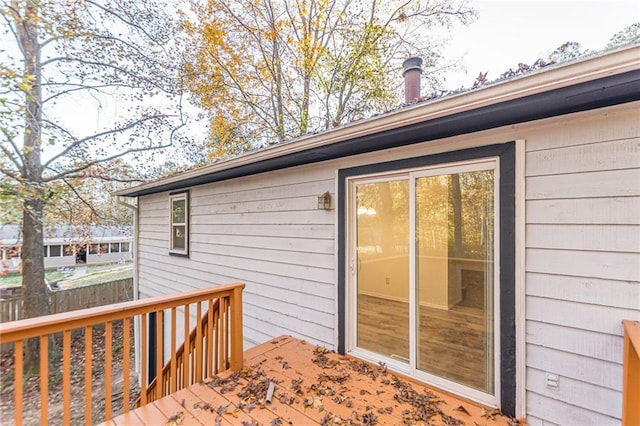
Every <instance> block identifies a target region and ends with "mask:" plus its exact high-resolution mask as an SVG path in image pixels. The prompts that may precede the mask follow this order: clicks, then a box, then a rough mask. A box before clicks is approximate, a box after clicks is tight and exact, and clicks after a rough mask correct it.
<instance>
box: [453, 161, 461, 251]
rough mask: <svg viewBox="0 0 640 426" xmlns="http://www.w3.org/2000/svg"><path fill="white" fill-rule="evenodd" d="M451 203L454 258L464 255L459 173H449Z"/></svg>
mask: <svg viewBox="0 0 640 426" xmlns="http://www.w3.org/2000/svg"><path fill="white" fill-rule="evenodd" d="M451 203H452V205H453V247H454V249H453V255H454V257H456V258H461V257H463V256H464V250H463V247H462V191H461V190H460V175H459V174H458V173H455V174H453V175H451Z"/></svg>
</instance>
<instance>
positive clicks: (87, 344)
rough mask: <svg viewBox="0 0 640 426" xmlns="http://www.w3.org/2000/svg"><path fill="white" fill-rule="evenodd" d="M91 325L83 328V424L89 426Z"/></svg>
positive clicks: (91, 384) (91, 386)
mask: <svg viewBox="0 0 640 426" xmlns="http://www.w3.org/2000/svg"><path fill="white" fill-rule="evenodd" d="M92 335H93V327H92V326H90V325H88V326H86V327H85V328H84V406H85V411H84V424H85V425H87V426H89V425H91V424H92V423H93V422H92V421H91V400H92V396H91V395H92V392H93V380H91V369H92V368H93V367H92V365H91V355H92V354H93V347H92V346H93V343H92V342H93V336H92Z"/></svg>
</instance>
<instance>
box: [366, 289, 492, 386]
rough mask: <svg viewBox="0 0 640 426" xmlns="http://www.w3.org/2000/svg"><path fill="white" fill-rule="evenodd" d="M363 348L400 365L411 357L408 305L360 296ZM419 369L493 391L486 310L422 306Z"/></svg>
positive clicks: (419, 327) (420, 314) (464, 307)
mask: <svg viewBox="0 0 640 426" xmlns="http://www.w3.org/2000/svg"><path fill="white" fill-rule="evenodd" d="M358 318H359V321H358V346H359V347H361V348H364V349H367V350H370V351H372V352H376V353H379V354H382V355H385V356H388V357H391V358H395V359H398V360H401V359H403V358H404V359H406V360H407V362H408V358H409V334H408V330H409V305H408V303H403V302H399V301H394V300H388V299H383V298H379V297H374V296H369V295H363V294H360V295H359V296H358ZM418 329H419V330H420V345H419V358H418V359H419V366H418V367H419V368H420V369H421V370H424V371H426V372H428V373H431V374H434V375H437V376H440V377H443V378H446V379H449V380H452V381H455V382H458V383H462V384H465V385H467V386H470V387H473V388H475V389H479V390H483V391H489V392H491V391H492V389H487V386H486V376H487V360H486V354H485V346H486V339H487V337H486V333H485V319H484V316H483V313H482V310H481V309H478V308H473V307H468V306H460V307H454V308H452V309H449V310H446V309H437V308H429V307H424V306H421V307H420V312H419V319H418Z"/></svg>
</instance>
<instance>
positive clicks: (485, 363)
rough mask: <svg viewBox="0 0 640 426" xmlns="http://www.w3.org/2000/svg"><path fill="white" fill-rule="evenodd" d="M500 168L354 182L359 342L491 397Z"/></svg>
mask: <svg viewBox="0 0 640 426" xmlns="http://www.w3.org/2000/svg"><path fill="white" fill-rule="evenodd" d="M496 167H497V162H496V161H495V160H479V161H475V162H469V163H458V164H452V165H440V166H437V167H432V168H424V169H420V170H411V171H406V172H404V173H398V172H394V174H393V175H389V176H384V175H381V176H379V177H375V178H366V179H365V178H363V179H354V180H353V181H352V184H351V186H350V188H351V190H350V191H351V192H350V193H351V194H352V195H351V196H352V197H353V198H352V200H351V203H350V206H351V209H352V211H351V215H350V217H351V228H350V229H351V234H350V236H351V244H352V245H351V247H352V251H351V267H352V278H353V280H352V286H351V290H350V293H349V294H350V301H351V302H350V303H351V304H350V306H351V309H352V311H351V314H350V315H351V316H350V317H351V318H352V319H351V320H350V321H351V322H350V324H351V328H350V330H351V332H352V333H353V336H354V337H355V339H352V340H351V342H352V343H351V345H352V350H354V351H355V353H356V354H361V356H363V357H366V358H368V359H372V358H373V359H379V360H380V361H383V362H391V361H393V363H394V365H395V366H396V368H398V369H399V370H400V371H402V372H405V373H409V374H413V375H415V376H416V377H422V378H423V379H425V380H428V381H432V382H433V383H435V384H438V385H439V386H442V387H444V388H450V389H452V390H455V391H456V392H460V391H461V389H462V390H463V392H462V394H465V395H467V396H470V397H472V398H476V399H478V400H481V401H485V402H487V403H493V402H492V401H495V396H496V394H497V393H499V389H497V385H496V383H497V381H496V367H495V366H496V365H497V354H496V349H495V348H496V347H497V346H498V343H499V342H498V337H497V335H496V332H495V330H496V329H497V328H498V322H497V318H499V316H498V313H497V312H496V309H497V300H496V294H497V292H496V289H497V288H498V285H497V283H496V282H495V270H496V267H495V265H494V259H495V244H496V237H495V236H496V235H497V232H498V230H497V228H496V223H497V222H496V215H495V211H496V209H497V205H496V200H497V199H498V198H497V197H498V194H497V185H496V183H495V182H496V181H497V168H496ZM371 354H374V355H375V356H373V357H372V355H371Z"/></svg>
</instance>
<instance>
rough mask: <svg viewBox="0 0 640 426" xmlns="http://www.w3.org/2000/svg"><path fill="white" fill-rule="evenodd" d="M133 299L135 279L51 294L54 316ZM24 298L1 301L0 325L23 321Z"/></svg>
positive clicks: (62, 290) (50, 304)
mask: <svg viewBox="0 0 640 426" xmlns="http://www.w3.org/2000/svg"><path fill="white" fill-rule="evenodd" d="M132 299H133V278H125V279H122V280H115V281H109V282H105V283H100V284H92V285H86V286H82V287H73V288H69V289H61V290H57V291H50V292H49V306H51V313H52V314H59V313H62V312H68V311H75V310H78V309H86V308H93V307H94V306H100V305H108V304H112V303H120V302H126V301H129V300H132ZM22 318H23V316H22V296H14V297H11V298H7V299H0V323H4V322H9V321H16V320H19V319H22Z"/></svg>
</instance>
